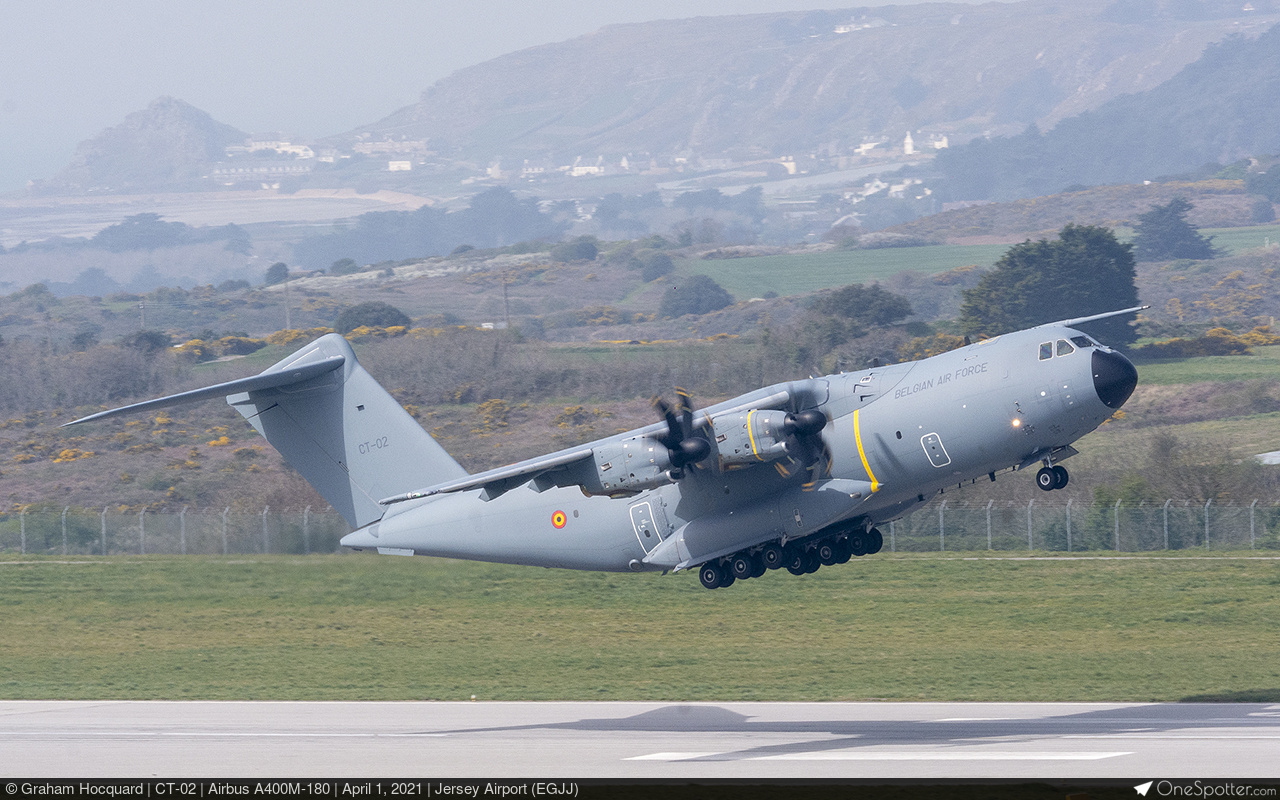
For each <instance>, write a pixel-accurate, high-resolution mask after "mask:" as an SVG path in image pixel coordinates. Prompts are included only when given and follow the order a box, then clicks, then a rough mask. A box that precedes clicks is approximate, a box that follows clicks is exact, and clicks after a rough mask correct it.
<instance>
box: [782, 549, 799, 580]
mask: <svg viewBox="0 0 1280 800" xmlns="http://www.w3.org/2000/svg"><path fill="white" fill-rule="evenodd" d="M782 566H784V567H786V569H787V571H788V572H790V573H791V574H792V575H803V574H804V548H803V547H801V546H800V545H798V544H796V543H795V542H791V543H790V544H788V545H787V546H786V547H784V548H782Z"/></svg>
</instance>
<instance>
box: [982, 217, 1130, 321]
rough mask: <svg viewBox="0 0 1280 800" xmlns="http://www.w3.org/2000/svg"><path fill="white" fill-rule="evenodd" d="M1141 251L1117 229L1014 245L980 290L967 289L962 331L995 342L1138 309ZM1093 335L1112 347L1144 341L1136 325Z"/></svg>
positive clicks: (1079, 230)
mask: <svg viewBox="0 0 1280 800" xmlns="http://www.w3.org/2000/svg"><path fill="white" fill-rule="evenodd" d="M1135 276H1136V273H1135V270H1134V261H1133V245H1131V244H1122V243H1120V242H1119V241H1117V240H1116V237H1115V233H1114V232H1112V231H1111V229H1109V228H1102V227H1098V226H1094V225H1068V226H1066V227H1065V228H1063V229H1062V231H1061V232H1059V234H1058V239H1057V240H1055V241H1052V242H1051V241H1047V240H1045V239H1041V240H1040V241H1038V242H1032V241H1030V240H1028V241H1025V242H1023V243H1022V244H1018V245H1014V246H1013V247H1011V248H1009V250H1008V251H1006V252H1005V254H1004V255H1003V256H1001V257H1000V260H999V261H997V262H996V266H995V269H993V270H992V271H990V272H988V273H987V274H986V275H984V276H983V277H982V280H981V281H979V282H978V285H977V286H975V287H974V288H972V289H965V290H964V292H963V294H964V303H963V305H962V306H961V309H960V327H961V328H962V329H963V330H964V332H965V333H967V334H971V335H975V336H979V335H985V336H995V335H997V334H1001V333H1006V332H1008V331H1016V330H1021V329H1023V328H1029V327H1032V326H1035V325H1040V324H1043V323H1046V322H1054V321H1056V320H1060V319H1065V318H1070V317H1087V316H1090V315H1092V314H1101V313H1103V312H1106V311H1116V310H1119V309H1122V308H1129V307H1132V306H1136V305H1138V289H1137V286H1136V285H1135V284H1134V280H1135ZM1089 330H1091V331H1094V332H1096V334H1097V336H1098V337H1099V338H1101V339H1103V340H1104V341H1105V342H1106V343H1107V344H1111V345H1120V346H1123V345H1127V344H1129V343H1131V342H1133V340H1134V339H1135V338H1136V337H1135V333H1134V331H1133V329H1132V328H1131V327H1129V325H1128V320H1125V319H1122V318H1112V319H1106V320H1101V321H1099V322H1096V323H1092V324H1091V325H1090V326H1089Z"/></svg>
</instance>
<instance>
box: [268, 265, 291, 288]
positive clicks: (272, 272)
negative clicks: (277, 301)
mask: <svg viewBox="0 0 1280 800" xmlns="http://www.w3.org/2000/svg"><path fill="white" fill-rule="evenodd" d="M263 279H264V280H265V281H266V284H267V285H268V286H274V285H275V284H277V283H284V282H285V281H287V280H288V279H289V265H288V264H286V263H284V262H283V261H277V262H276V263H274V264H272V265H271V266H269V267H267V274H266V275H265V276H263Z"/></svg>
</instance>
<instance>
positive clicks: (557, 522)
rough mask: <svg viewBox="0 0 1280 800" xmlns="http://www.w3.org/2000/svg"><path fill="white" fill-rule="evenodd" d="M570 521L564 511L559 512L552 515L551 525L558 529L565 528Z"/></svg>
mask: <svg viewBox="0 0 1280 800" xmlns="http://www.w3.org/2000/svg"><path fill="white" fill-rule="evenodd" d="M568 521H569V519H568V518H567V517H566V516H565V515H564V512H563V511H557V512H556V513H554V514H552V515H551V524H552V525H553V526H555V527H556V528H563V527H564V524H565V523H566V522H568Z"/></svg>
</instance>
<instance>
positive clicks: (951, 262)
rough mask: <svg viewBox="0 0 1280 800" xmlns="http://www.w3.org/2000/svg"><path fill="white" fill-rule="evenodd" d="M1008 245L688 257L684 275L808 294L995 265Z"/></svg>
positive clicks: (746, 288) (744, 292) (738, 289)
mask: <svg viewBox="0 0 1280 800" xmlns="http://www.w3.org/2000/svg"><path fill="white" fill-rule="evenodd" d="M1007 249H1008V245H967V246H962V245H935V246H930V247H886V248H881V249H876V250H842V251H835V252H826V253H802V254H795V255H778V256H757V257H753V258H733V259H712V260H702V259H698V260H688V259H686V260H682V261H680V262H679V264H678V271H679V273H680V274H683V275H709V276H711V277H712V278H713V279H714V280H715V281H716V282H717V283H719V284H720V285H721V286H723V287H724V288H726V289H728V290H729V292H730V293H731V294H733V295H734V296H735V297H737V298H740V299H744V300H745V299H747V298H750V297H762V296H763V295H765V294H767V293H768V292H776V293H777V294H779V295H783V296H786V295H793V294H803V293H805V292H814V291H817V290H819V289H829V288H832V287H835V286H847V285H848V284H850V283H871V282H874V281H883V280H885V279H887V278H890V277H892V276H894V275H896V274H898V273H900V272H904V271H906V270H913V271H916V272H922V273H926V274H934V273H937V272H945V271H946V270H949V269H955V268H956V267H963V266H968V265H970V264H975V265H977V266H980V267H989V266H991V265H992V264H994V263H995V262H996V260H997V259H999V258H1000V256H1001V255H1002V254H1003V253H1004V251H1005V250H1007Z"/></svg>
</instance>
